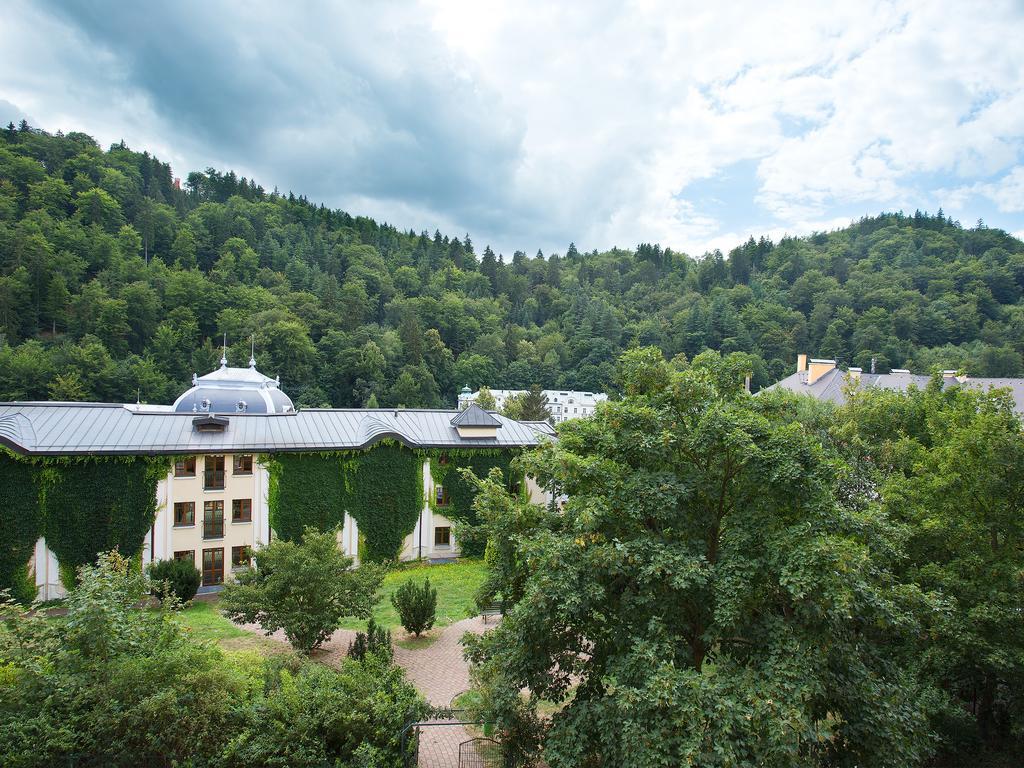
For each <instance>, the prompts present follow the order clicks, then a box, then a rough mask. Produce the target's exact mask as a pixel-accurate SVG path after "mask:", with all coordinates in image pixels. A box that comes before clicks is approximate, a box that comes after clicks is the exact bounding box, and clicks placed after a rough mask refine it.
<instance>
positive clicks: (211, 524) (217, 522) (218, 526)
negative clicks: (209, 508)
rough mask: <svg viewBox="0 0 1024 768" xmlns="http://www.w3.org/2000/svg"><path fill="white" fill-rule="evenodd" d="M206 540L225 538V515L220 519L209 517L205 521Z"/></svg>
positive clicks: (204, 533) (204, 536)
mask: <svg viewBox="0 0 1024 768" xmlns="http://www.w3.org/2000/svg"><path fill="white" fill-rule="evenodd" d="M203 538H204V539H223V538H224V515H223V514H222V515H220V516H219V517H208V518H206V519H205V520H204V521H203Z"/></svg>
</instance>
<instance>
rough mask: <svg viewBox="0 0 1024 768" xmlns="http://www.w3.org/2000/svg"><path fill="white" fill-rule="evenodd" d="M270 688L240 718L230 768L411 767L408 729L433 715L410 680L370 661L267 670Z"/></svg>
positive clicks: (226, 758) (226, 759)
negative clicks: (404, 731) (403, 740)
mask: <svg viewBox="0 0 1024 768" xmlns="http://www.w3.org/2000/svg"><path fill="white" fill-rule="evenodd" d="M266 681H267V688H266V692H265V694H264V695H263V696H262V697H259V698H258V699H257V700H256V702H255V706H252V707H251V708H248V709H246V710H244V711H243V712H242V713H241V714H242V715H243V717H242V718H241V719H240V721H239V723H238V725H237V728H236V730H235V731H234V732H233V733H232V736H231V740H230V742H229V743H228V745H227V748H226V749H225V750H224V754H223V756H222V758H221V762H220V763H219V765H222V766H224V768H236V767H237V768H242V767H243V766H244V768H262V767H264V766H265V767H267V768H269V767H270V766H288V767H289V768H323V766H328V765H338V766H342V765H344V766H382V767H383V766H400V765H406V764H407V763H406V762H405V760H404V759H403V758H408V757H410V756H411V755H410V754H409V753H407V754H406V755H402V754H401V731H402V728H403V726H404V725H405V724H406V723H407V722H409V720H414V719H420V718H421V717H423V716H425V715H426V712H427V706H426V704H425V702H424V701H423V699H421V698H420V696H419V695H418V694H417V693H416V689H415V688H413V687H412V685H410V684H409V682H408V681H407V680H406V679H405V673H404V672H403V671H402V670H401V669H400V668H398V667H396V666H394V665H393V664H391V663H390V662H388V661H387V660H385V659H382V658H379V657H377V656H374V655H372V654H371V655H368V656H367V657H366V660H365V661H364V662H362V663H359V662H356V661H354V660H351V659H345V660H343V661H342V662H341V664H340V665H339V667H338V669H333V668H331V667H328V666H326V665H324V664H318V663H314V662H309V661H304V662H302V663H300V664H298V665H295V664H293V663H289V664H287V665H284V666H282V665H270V664H268V675H267V678H266ZM409 741H410V743H409V744H407V749H408V750H409V751H410V752H411V751H412V749H414V746H413V743H412V742H413V740H412V739H410V740H409Z"/></svg>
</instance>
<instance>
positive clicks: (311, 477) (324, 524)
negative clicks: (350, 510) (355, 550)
mask: <svg viewBox="0 0 1024 768" xmlns="http://www.w3.org/2000/svg"><path fill="white" fill-rule="evenodd" d="M340 461H341V457H340V456H339V455H338V454H337V453H282V454H278V455H277V456H275V457H274V459H273V461H271V462H270V463H269V470H270V485H269V491H268V493H267V503H268V505H269V507H270V526H271V528H273V529H274V532H275V533H276V534H277V535H278V536H280V537H281V538H282V539H286V540H288V541H298V540H299V539H300V538H302V529H303V528H305V527H306V526H312V527H314V528H316V529H317V530H320V531H329V530H331V529H333V528H338V527H340V526H341V525H342V523H344V521H345V477H344V475H343V473H342V472H341V467H340Z"/></svg>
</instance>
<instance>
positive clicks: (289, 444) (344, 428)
mask: <svg viewBox="0 0 1024 768" xmlns="http://www.w3.org/2000/svg"><path fill="white" fill-rule="evenodd" d="M145 408H146V407H145V406H136V405H132V406H127V405H120V404H116V403H49V402H41V403H0V443H2V444H3V445H6V446H8V447H9V448H11V449H12V450H14V451H17V452H19V453H24V454H33V455H48V456H64V455H91V454H96V455H109V454H125V455H131V454H190V453H278V452H286V451H328V450H345V449H359V448H366V447H368V446H370V445H372V444H373V443H375V442H377V441H378V440H381V439H384V438H392V439H395V440H398V441H400V442H402V443H404V444H405V445H408V446H409V447H412V448H473V447H482V448H518V447H529V446H534V445H537V444H538V443H539V442H540V441H541V440H543V439H545V437H546V436H545V435H544V434H542V433H541V432H539V431H538V430H537V429H536V427H535V426H534V425H531V424H528V423H524V422H519V421H514V420H512V419H508V418H506V417H504V416H501V415H498V414H487V416H488V418H490V419H493V420H495V422H497V424H499V425H500V426H501V429H499V430H497V435H496V437H482V438H473V437H460V436H459V433H458V430H457V429H456V428H455V426H453V425H452V423H451V422H452V418H453V417H454V416H456V415H458V414H457V412H456V411H446V410H418V409H402V408H398V409H395V408H377V409H366V408H363V409H340V408H339V409H320V408H303V409H300V410H299V411H295V412H292V413H267V414H263V413H244V414H243V413H238V414H230V415H227V419H228V424H227V427H226V428H225V429H224V431H223V432H199V431H197V430H196V429H194V427H193V424H192V420H193V418H195V414H194V413H191V412H188V413H175V412H170V411H167V410H158V409H153V410H146V409H145Z"/></svg>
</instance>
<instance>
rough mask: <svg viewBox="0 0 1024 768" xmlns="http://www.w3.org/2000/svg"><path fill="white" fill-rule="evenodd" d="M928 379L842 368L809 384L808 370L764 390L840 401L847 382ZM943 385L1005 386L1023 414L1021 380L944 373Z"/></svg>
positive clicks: (897, 386) (905, 384)
mask: <svg viewBox="0 0 1024 768" xmlns="http://www.w3.org/2000/svg"><path fill="white" fill-rule="evenodd" d="M929 381H931V376H922V375H920V374H913V373H902V372H895V371H894V372H891V373H862V374H861V375H860V378H859V380H858V379H857V378H856V377H854V376H851V375H849V374H847V373H846V372H845V371H841V370H839V369H838V368H833V369H832V370H830V371H828V372H826V373H824V374H822V375H821V377H819V378H818V379H817V380H815V382H814V383H813V384H808V383H807V382H808V371H799V372H797V373H794V374H791V375H789V376H787V377H786V378H784V379H782V380H781V381H777V382H775V383H774V384H772V385H771V386H770V387H766V388H765V389H766V390H770V389H786V390H789V391H790V392H796V393H797V394H800V395H811V396H812V397H814V398H817V399H818V400H825V401H828V402H833V403H839V404H842V403H845V402H846V388H847V387H848V386H850V385H851V384H853V386H855V387H857V388H860V389H864V388H870V387H877V388H879V389H892V390H897V391H899V392H906V391H907V390H908V389H909V388H910V387H911V386H915V387H917V388H918V389H924V388H925V387H927V386H928V382H929ZM943 386H944V387H966V388H968V389H977V390H980V391H982V392H987V391H988V390H990V389H1009V390H1010V394H1011V395H1012V396H1013V399H1014V402H1015V404H1016V406H1015V410H1016V411H1017V413H1021V414H1024V379H990V378H979V379H975V378H972V377H965V378H956V377H953V376H948V377H945V378H944V379H943Z"/></svg>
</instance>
